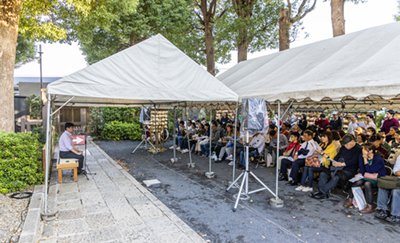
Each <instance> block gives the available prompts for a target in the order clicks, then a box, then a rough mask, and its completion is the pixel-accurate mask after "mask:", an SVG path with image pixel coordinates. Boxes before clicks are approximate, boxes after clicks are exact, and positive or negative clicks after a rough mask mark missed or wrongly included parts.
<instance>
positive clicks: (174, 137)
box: [173, 106, 177, 163]
mask: <svg viewBox="0 0 400 243" xmlns="http://www.w3.org/2000/svg"><path fill="white" fill-rule="evenodd" d="M175 122H176V106H174V121H173V125H174V130H173V132H174V133H173V134H174V136H173V142H174V163H176V162H177V161H176V144H175V139H176V126H175Z"/></svg>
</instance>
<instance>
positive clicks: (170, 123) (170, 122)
mask: <svg viewBox="0 0 400 243" xmlns="http://www.w3.org/2000/svg"><path fill="white" fill-rule="evenodd" d="M178 117H181V118H182V109H176V118H178ZM175 123H176V119H175V121H174V110H173V109H171V110H168V132H169V134H171V136H172V134H173V133H174V128H175Z"/></svg>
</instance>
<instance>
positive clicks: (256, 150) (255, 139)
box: [238, 132, 265, 169]
mask: <svg viewBox="0 0 400 243" xmlns="http://www.w3.org/2000/svg"><path fill="white" fill-rule="evenodd" d="M249 140H250V141H249V158H250V157H254V156H257V155H259V154H262V152H263V150H264V146H265V140H264V137H263V136H261V134H260V133H259V132H257V133H256V134H254V135H253V136H252V137H251V138H250V139H249ZM245 159H246V158H245V151H241V152H240V160H239V166H238V168H239V169H243V168H245V166H246V160H245Z"/></svg>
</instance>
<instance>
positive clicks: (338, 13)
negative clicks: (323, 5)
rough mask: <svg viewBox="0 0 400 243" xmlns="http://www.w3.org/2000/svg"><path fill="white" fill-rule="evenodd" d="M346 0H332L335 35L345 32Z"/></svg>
mask: <svg viewBox="0 0 400 243" xmlns="http://www.w3.org/2000/svg"><path fill="white" fill-rule="evenodd" d="M345 1H346V0H331V19H332V29H333V37H336V36H340V35H344V34H345V20H344V2H345Z"/></svg>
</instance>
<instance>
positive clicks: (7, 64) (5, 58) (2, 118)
mask: <svg viewBox="0 0 400 243" xmlns="http://www.w3.org/2000/svg"><path fill="white" fill-rule="evenodd" d="M21 5H22V0H3V1H2V3H0V114H1V115H0V130H3V131H6V132H13V131H14V66H15V52H16V47H17V37H18V22H19V13H20V11H21Z"/></svg>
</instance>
